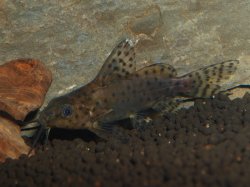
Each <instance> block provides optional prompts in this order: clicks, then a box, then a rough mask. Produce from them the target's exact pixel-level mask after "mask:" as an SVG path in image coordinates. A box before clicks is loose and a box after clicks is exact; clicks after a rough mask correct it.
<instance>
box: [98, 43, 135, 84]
mask: <svg viewBox="0 0 250 187" xmlns="http://www.w3.org/2000/svg"><path fill="white" fill-rule="evenodd" d="M134 45H135V43H134V42H133V41H132V40H130V39H124V40H122V41H121V42H120V43H119V44H118V45H117V46H116V47H115V48H114V49H113V51H112V52H111V53H110V55H109V56H108V58H107V59H106V60H105V62H104V64H103V66H102V68H101V70H100V72H99V73H98V75H97V77H96V78H95V81H96V82H97V83H99V84H101V85H106V84H108V83H109V82H112V81H114V80H117V79H119V78H123V77H126V76H128V75H129V74H132V73H134V72H135V71H136V60H135V49H134Z"/></svg>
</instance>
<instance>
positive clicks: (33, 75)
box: [0, 59, 52, 120]
mask: <svg viewBox="0 0 250 187" xmlns="http://www.w3.org/2000/svg"><path fill="white" fill-rule="evenodd" d="M51 81H52V74H51V72H50V70H48V69H47V68H46V67H45V66H44V65H43V63H42V62H40V61H38V60H34V59H17V60H12V61H10V62H7V63H5V64H3V65H1V66H0V110H1V111H4V112H7V113H8V114H10V115H11V116H13V117H14V118H15V119H16V120H23V119H24V118H25V116H26V115H27V114H28V113H29V112H31V111H34V110H36V109H37V108H39V107H40V106H41V105H42V104H43V101H44V97H45V94H46V92H47V90H48V88H49V86H50V84H51Z"/></svg>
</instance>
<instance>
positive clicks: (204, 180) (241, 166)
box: [0, 94, 250, 187]
mask: <svg viewBox="0 0 250 187" xmlns="http://www.w3.org/2000/svg"><path fill="white" fill-rule="evenodd" d="M249 111H250V94H246V95H245V96H244V97H243V98H242V99H235V100H233V101H230V100H229V99H228V97H226V96H220V97H219V98H217V99H214V100H209V99H207V100H197V101H195V105H194V107H191V108H190V109H182V110H180V111H179V112H178V113H176V114H169V115H168V116H165V117H161V118H159V117H158V118H157V119H156V120H154V125H153V126H152V127H149V128H146V130H144V131H137V130H127V129H119V130H118V131H117V132H120V134H121V135H120V136H121V137H122V138H120V139H119V138H117V137H118V135H116V137H114V138H111V139H110V140H108V141H107V142H103V141H100V142H98V143H95V142H94V141H90V142H86V141H84V140H82V139H79V138H78V139H75V140H73V141H70V140H56V139H54V140H52V141H50V143H49V144H48V145H47V146H46V148H43V149H42V148H39V149H38V153H37V155H35V156H33V157H31V158H27V157H22V158H20V159H19V160H8V161H7V162H6V163H4V164H2V165H0V174H1V175H0V181H1V186H25V187H26V186H96V187H101V186H107V187H112V186H115V187H119V186H164V187H166V186H168V187H172V186H176V187H180V186H185V187H186V186H226V187H231V186H232V187H234V186H249V184H250V177H249V173H250V115H249V114H250V113H249Z"/></svg>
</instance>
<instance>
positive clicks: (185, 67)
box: [0, 0, 250, 101]
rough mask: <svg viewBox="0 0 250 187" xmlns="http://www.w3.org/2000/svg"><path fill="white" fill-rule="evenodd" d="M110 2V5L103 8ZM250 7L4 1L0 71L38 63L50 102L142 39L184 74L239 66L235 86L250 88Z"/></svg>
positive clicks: (146, 53) (145, 51)
mask: <svg viewBox="0 0 250 187" xmlns="http://www.w3.org/2000/svg"><path fill="white" fill-rule="evenodd" d="M104 2H105V3H104ZM249 31H250V2H249V1H248V0H241V1H235V0H221V1H219V0H209V1H206V0H183V1H175V0H158V1H143V3H142V1H140V0H131V1H130V0H125V1H124V0H117V1H113V0H109V1H100V0H92V1H89V0H63V1H46V0H42V1H40V0H39V1H38V0H34V1H16V0H0V64H1V63H4V62H6V61H9V60H11V59H16V58H35V59H40V60H41V61H43V62H44V63H45V64H46V65H47V66H48V67H49V68H50V69H51V71H52V73H53V76H54V81H53V84H52V87H51V89H50V91H49V93H48V96H47V101H48V100H50V99H51V98H52V97H55V96H56V95H60V94H63V93H66V92H68V91H70V90H71V89H72V88H74V87H79V86H81V85H84V84H86V83H87V82H88V81H90V80H92V79H93V78H94V76H95V74H96V73H97V72H98V70H99V69H100V67H101V65H102V63H103V61H104V60H105V58H106V57H107V56H108V54H109V53H110V51H111V50H112V48H113V47H114V46H115V44H116V43H117V42H118V41H119V40H120V39H122V38H124V37H131V38H133V39H138V38H140V39H141V40H140V42H139V43H138V45H137V59H138V64H139V66H141V65H143V62H145V61H146V60H152V61H164V62H167V63H170V64H171V65H174V66H175V67H176V68H177V70H178V72H179V73H180V74H183V73H185V72H189V71H192V70H194V69H197V68H200V67H203V66H205V65H208V64H212V63H216V62H220V61H224V60H228V59H239V60H240V61H241V64H240V68H239V71H238V73H237V75H236V76H234V78H233V79H232V80H230V85H234V84H235V83H245V84H249V83H250V81H249V80H250V77H249V76H250V35H249Z"/></svg>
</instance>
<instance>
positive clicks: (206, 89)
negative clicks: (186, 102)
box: [180, 60, 239, 97]
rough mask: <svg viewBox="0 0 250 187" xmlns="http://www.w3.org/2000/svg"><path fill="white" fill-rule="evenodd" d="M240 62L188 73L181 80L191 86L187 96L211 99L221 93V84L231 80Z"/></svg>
mask: <svg viewBox="0 0 250 187" xmlns="http://www.w3.org/2000/svg"><path fill="white" fill-rule="evenodd" d="M238 64H239V61H238V60H229V61H226V62H221V63H218V64H213V65H210V66H208V67H205V68H202V69H199V70H197V71H193V72H191V73H188V74H186V75H184V76H182V77H180V78H183V79H186V80H188V82H189V83H190V84H191V87H190V89H188V92H187V93H185V95H186V96H191V97H211V96H213V95H214V94H216V93H218V92H219V91H220V85H219V84H220V83H221V82H222V81H224V80H227V79H229V78H230V76H231V75H233V74H234V72H235V71H236V69H237V68H236V66H237V65H238Z"/></svg>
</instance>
